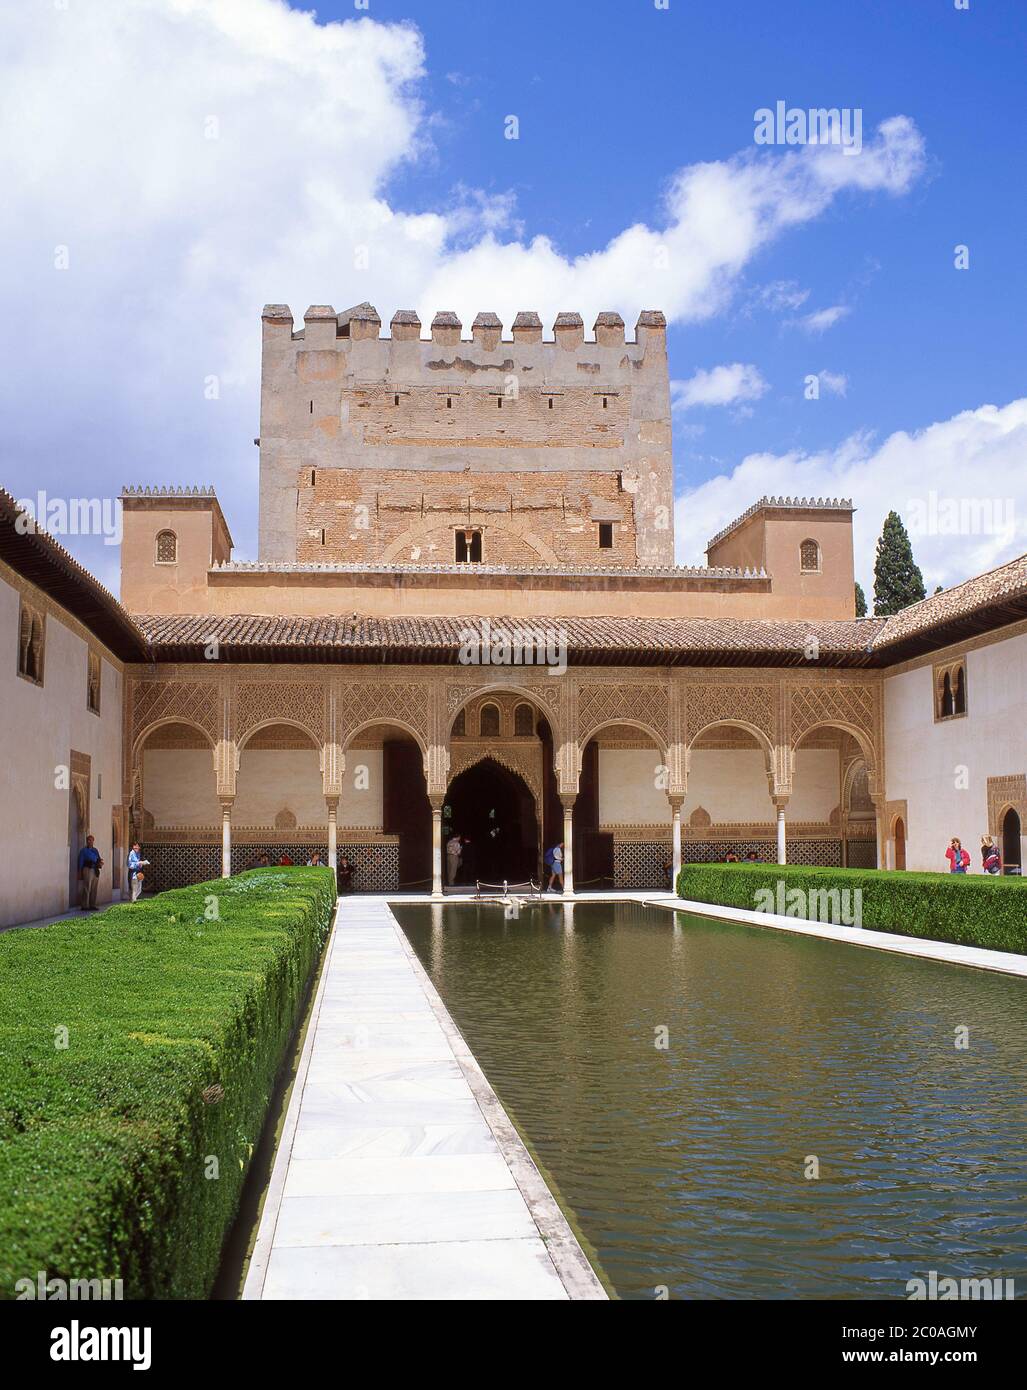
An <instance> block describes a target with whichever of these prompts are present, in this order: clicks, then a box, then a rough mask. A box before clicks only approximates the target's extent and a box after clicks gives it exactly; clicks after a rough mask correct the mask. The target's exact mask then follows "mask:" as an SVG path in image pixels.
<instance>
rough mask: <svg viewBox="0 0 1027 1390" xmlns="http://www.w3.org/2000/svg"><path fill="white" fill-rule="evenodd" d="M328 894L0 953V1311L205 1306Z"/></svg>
mask: <svg viewBox="0 0 1027 1390" xmlns="http://www.w3.org/2000/svg"><path fill="white" fill-rule="evenodd" d="M332 877H333V876H332V874H331V871H330V870H328V869H300V868H293V869H261V870H255V871H253V872H251V873H247V874H243V875H240V876H239V877H237V878H232V879H217V880H215V881H213V882H211V883H201V884H197V885H195V886H193V887H191V888H180V889H177V890H175V891H173V892H168V893H162V894H160V895H159V896H157V897H155V898H153V899H147V900H143V901H141V902H138V903H135V904H131V905H129V904H125V905H120V906H117V907H112V908H110V909H109V910H108V911H106V912H103V913H100V914H98V915H97V916H94V917H82V918H77V919H74V918H73V919H71V920H68V921H64V922H57V923H54V924H53V925H52V926H49V927H42V928H35V929H33V928H30V929H27V930H24V931H13V932H6V933H4V934H2V935H0V1298H14V1297H16V1296H17V1293H18V1291H17V1290H16V1288H15V1285H16V1281H18V1280H20V1279H30V1280H32V1281H33V1283H35V1281H36V1279H37V1276H38V1273H39V1271H41V1270H42V1271H45V1272H46V1274H47V1277H48V1278H61V1279H65V1280H68V1281H71V1280H75V1279H112V1280H113V1279H121V1280H123V1284H124V1296H125V1297H126V1298H203V1297H205V1296H206V1295H207V1294H208V1293H209V1292H210V1289H211V1287H212V1285H213V1282H214V1279H215V1276H216V1274H217V1272H218V1265H219V1262H220V1258H221V1248H222V1244H223V1241H224V1239H225V1236H226V1235H227V1233H228V1231H229V1229H230V1227H231V1225H232V1221H233V1219H234V1217H235V1214H236V1210H237V1207H238V1203H239V1196H240V1193H241V1190H242V1185H243V1179H244V1177H245V1174H246V1170H247V1167H248V1165H249V1160H250V1158H251V1156H252V1154H253V1150H254V1147H255V1145H256V1143H257V1139H258V1137H259V1135H260V1132H261V1128H262V1126H263V1124H264V1120H265V1117H266V1114H267V1109H268V1104H269V1101H270V1097H271V1094H272V1091H273V1088H274V1084H275V1078H276V1075H277V1073H278V1071H279V1068H280V1066H281V1064H282V1062H283V1060H284V1059H285V1057H286V1054H287V1049H288V1046H289V1043H290V1041H291V1040H292V1038H293V1036H294V1033H295V1029H296V1027H297V1024H298V1023H299V1021H300V1016H301V1011H302V1009H303V1006H304V1003H305V1000H306V997H307V991H308V986H309V983H310V980H311V978H312V975H313V972H314V969H315V966H316V964H317V962H318V960H319V958H320V955H321V950H322V947H323V945H324V942H325V940H326V938H327V935H328V930H329V927H330V923H331V917H332V911H333V908H334V905H335V885H334V883H333V882H332ZM215 912H216V913H217V917H216V918H214V917H213V914H214V913H215ZM215 1173H216V1174H217V1175H216V1176H214V1174H215Z"/></svg>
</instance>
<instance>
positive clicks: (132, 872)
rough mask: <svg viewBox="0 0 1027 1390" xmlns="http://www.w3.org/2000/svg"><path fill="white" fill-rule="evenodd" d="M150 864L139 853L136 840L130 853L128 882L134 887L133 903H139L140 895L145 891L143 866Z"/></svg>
mask: <svg viewBox="0 0 1027 1390" xmlns="http://www.w3.org/2000/svg"><path fill="white" fill-rule="evenodd" d="M149 862H150V861H149V860H148V859H144V858H143V856H142V855H141V854H140V853H139V841H138V840H136V842H135V844H134V845H133V846H132V848H131V849H130V850H129V853H128V881H129V883H130V884H131V885H132V901H133V902H138V900H139V894H140V893H141V892H142V891H143V865H144V864H148V863H149Z"/></svg>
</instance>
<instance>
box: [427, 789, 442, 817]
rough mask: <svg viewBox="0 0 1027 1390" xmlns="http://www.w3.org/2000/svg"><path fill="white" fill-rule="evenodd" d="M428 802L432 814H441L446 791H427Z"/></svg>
mask: <svg viewBox="0 0 1027 1390" xmlns="http://www.w3.org/2000/svg"><path fill="white" fill-rule="evenodd" d="M428 804H429V805H430V806H431V809H432V814H433V815H441V814H442V808H443V806H445V804H446V793H445V792H444V791H443V792H429V793H428Z"/></svg>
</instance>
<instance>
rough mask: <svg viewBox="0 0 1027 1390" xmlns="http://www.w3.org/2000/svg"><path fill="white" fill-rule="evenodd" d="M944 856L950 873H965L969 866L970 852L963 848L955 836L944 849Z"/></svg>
mask: <svg viewBox="0 0 1027 1390" xmlns="http://www.w3.org/2000/svg"><path fill="white" fill-rule="evenodd" d="M945 858H946V859H947V860H948V861H949V873H950V874H965V873H966V872H967V871H968V869H969V868H970V852H969V850H965V849H964V848H963V846H962V844H961V843H960V842H959V840H957V839H956V837H955V836H953V838H952V843H951V844H950V845H949V847H948V849H947V850H946V851H945Z"/></svg>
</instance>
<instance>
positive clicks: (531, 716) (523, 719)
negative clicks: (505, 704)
mask: <svg viewBox="0 0 1027 1390" xmlns="http://www.w3.org/2000/svg"><path fill="white" fill-rule="evenodd" d="M534 732H535V711H534V710H533V709H532V707H531V706H530V705H518V706H517V708H516V709H515V710H514V733H515V734H516V735H517V737H518V738H527V737H529V736H530V735H531V734H533V733H534Z"/></svg>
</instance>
